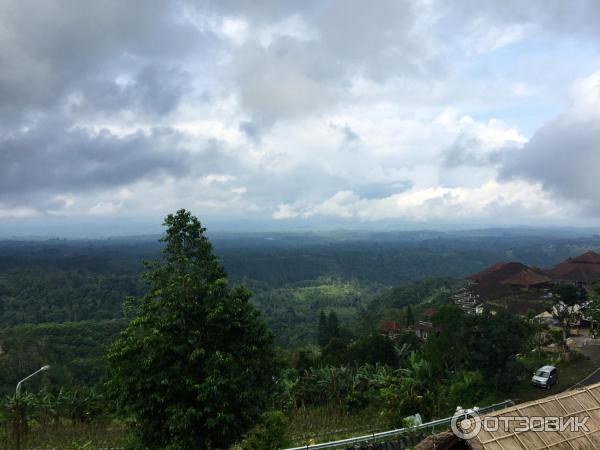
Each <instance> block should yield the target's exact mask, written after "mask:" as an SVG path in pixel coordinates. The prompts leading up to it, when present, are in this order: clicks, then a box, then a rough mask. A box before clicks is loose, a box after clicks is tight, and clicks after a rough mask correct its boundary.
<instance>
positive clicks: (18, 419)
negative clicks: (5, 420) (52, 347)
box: [15, 366, 50, 450]
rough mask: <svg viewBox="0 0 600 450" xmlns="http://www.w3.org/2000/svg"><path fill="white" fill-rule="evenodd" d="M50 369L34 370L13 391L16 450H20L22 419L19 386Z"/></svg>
mask: <svg viewBox="0 0 600 450" xmlns="http://www.w3.org/2000/svg"><path fill="white" fill-rule="evenodd" d="M48 369H50V366H44V367H41V368H39V369H38V370H36V371H35V372H33V373H32V374H31V375H27V376H26V377H25V378H23V379H22V380H21V381H19V382H18V383H17V388H16V389H15V419H16V430H15V432H16V441H17V442H16V448H17V450H21V431H22V430H21V425H22V421H23V418H22V416H21V404H20V402H19V398H20V396H21V385H22V384H23V382H24V381H27V380H29V379H30V378H31V377H33V376H34V375H37V374H38V373H40V372H44V371H46V370H48Z"/></svg>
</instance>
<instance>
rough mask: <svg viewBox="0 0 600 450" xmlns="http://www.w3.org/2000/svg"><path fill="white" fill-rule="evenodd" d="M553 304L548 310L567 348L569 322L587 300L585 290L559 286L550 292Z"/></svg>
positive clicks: (570, 285)
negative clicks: (559, 325)
mask: <svg viewBox="0 0 600 450" xmlns="http://www.w3.org/2000/svg"><path fill="white" fill-rule="evenodd" d="M552 294H553V299H554V304H553V306H552V308H551V310H550V312H551V313H552V315H553V316H554V318H555V319H557V320H558V321H559V322H560V324H561V328H562V337H563V345H564V347H565V349H566V348H567V338H568V337H569V335H570V334H571V322H573V321H574V320H575V319H576V318H577V315H578V314H579V312H578V307H579V306H580V305H581V304H582V303H584V302H585V301H586V299H587V294H586V292H585V289H583V288H581V287H577V286H573V285H572V284H559V285H557V286H555V287H554V289H553V290H552Z"/></svg>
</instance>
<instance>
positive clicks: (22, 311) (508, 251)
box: [0, 231, 600, 448]
mask: <svg viewBox="0 0 600 450" xmlns="http://www.w3.org/2000/svg"><path fill="white" fill-rule="evenodd" d="M212 241H213V243H214V250H215V254H216V257H217V258H218V260H219V261H220V263H222V264H223V266H224V269H225V273H226V274H227V276H228V278H229V280H230V284H231V285H232V286H235V285H237V284H240V283H242V284H243V285H245V286H246V287H247V288H249V289H250V291H251V295H250V303H251V304H252V305H253V306H254V307H256V308H257V309H258V311H260V313H261V320H264V322H265V323H266V324H267V326H268V328H269V329H270V331H271V332H272V333H273V338H274V343H275V345H276V349H277V360H278V366H279V368H280V369H281V371H280V372H279V374H278V377H279V381H278V383H277V389H276V392H275V393H274V394H273V395H274V396H273V397H272V398H273V400H272V404H273V405H274V406H275V409H274V410H273V411H271V412H270V413H268V414H267V415H266V416H265V417H264V420H265V424H263V425H261V426H264V427H267V428H269V427H275V428H278V427H279V428H281V427H288V431H289V430H291V429H293V428H294V425H293V424H290V423H289V420H290V417H292V418H293V417H295V415H297V414H300V417H301V418H300V419H298V418H296V419H294V420H295V422H293V423H298V422H302V420H308V419H306V414H308V415H309V416H310V414H313V413H314V414H317V415H318V414H321V412H319V411H323V409H325V410H330V409H331V408H333V410H335V411H337V412H336V413H335V414H333V416H332V417H336V414H338V413H339V412H340V411H343V414H344V415H350V416H354V415H357V414H358V415H360V414H362V413H363V412H364V413H366V411H371V412H370V413H369V414H370V417H377V420H376V422H377V423H379V425H380V426H398V425H401V423H402V421H401V419H402V417H404V416H407V415H410V414H414V413H416V412H420V413H422V414H424V415H425V416H426V417H429V418H431V417H437V416H440V415H444V414H447V413H448V412H451V410H452V405H453V404H454V403H455V402H457V401H459V399H461V398H462V399H466V400H463V401H467V402H468V401H473V402H474V401H476V400H481V399H484V398H485V399H487V401H493V400H497V399H500V398H502V396H503V395H504V393H506V392H508V391H509V390H510V386H509V384H510V383H508V385H507V382H506V380H509V381H511V380H512V381H514V380H518V379H522V377H523V376H524V374H526V373H527V372H528V371H529V370H530V368H529V367H528V366H527V364H525V362H523V361H517V360H516V359H515V358H514V355H515V354H517V353H518V352H521V351H525V350H527V349H528V348H530V346H531V336H532V334H531V333H532V330H531V329H530V328H529V327H528V326H527V325H526V324H524V323H522V322H520V321H519V320H517V319H515V318H513V317H509V316H504V315H499V316H497V317H495V318H494V319H491V318H490V317H486V318H485V319H481V318H480V319H477V320H479V321H477V320H476V321H475V322H473V320H475V319H471V318H469V317H464V316H462V315H461V314H460V312H458V311H454V310H452V309H448V310H446V309H444V308H447V306H446V305H447V304H448V300H449V298H450V296H451V295H452V293H453V292H454V291H455V290H456V289H457V288H459V287H460V286H462V284H463V281H462V278H463V277H464V276H465V275H467V274H469V273H472V272H476V271H479V270H481V269H482V268H484V267H486V266H487V265H489V264H492V263H495V262H497V261H506V260H519V261H523V262H525V263H528V264H533V265H537V266H543V267H549V266H551V265H553V264H555V263H557V262H559V261H561V260H563V259H565V258H566V257H569V256H572V255H576V254H579V253H581V251H582V250H583V249H590V248H599V247H600V238H598V237H595V236H592V237H587V238H585V237H583V238H572V237H570V238H565V237H556V236H551V235H531V234H530V233H519V232H517V231H513V232H506V231H502V232H496V231H489V232H488V233H480V234H465V233H455V234H444V233H429V232H424V233H369V234H364V233H363V234H361V233H340V234H330V233H322V234H317V233H307V234H300V233H295V234H294V233H288V234H285V233H271V234H266V233H255V234H250V233H249V234H232V235H216V236H215V237H214V238H213V239H212ZM162 249H163V244H162V243H159V242H157V240H156V239H154V238H136V239H133V238H132V239H107V240H80V241H76V240H74V241H69V240H37V241H2V242H0V345H1V347H2V356H0V380H1V381H0V393H2V394H3V395H9V394H10V393H11V392H12V391H13V390H14V385H15V383H16V381H18V380H19V379H20V378H22V377H23V376H26V375H27V374H29V373H31V372H32V371H34V370H36V368H38V367H40V366H41V365H44V364H50V365H51V366H52V370H51V371H49V372H48V373H47V374H46V375H44V376H43V377H39V378H37V379H34V380H32V381H31V382H30V383H29V384H28V390H29V392H30V394H28V395H31V396H32V397H31V398H30V402H31V414H33V415H34V416H35V414H38V416H39V417H46V416H47V414H50V413H48V411H50V410H52V411H53V410H54V409H52V408H51V409H50V410H47V409H44V408H50V406H47V405H48V401H49V400H48V399H55V400H56V401H59V400H58V399H59V398H62V399H63V400H64V399H68V398H71V399H72V401H73V402H76V403H77V402H78V403H77V405H78V406H77V408H79V409H77V411H78V412H77V413H74V412H71V413H68V414H70V415H71V416H73V414H76V415H77V417H79V419H77V420H80V421H84V419H85V417H91V416H94V417H96V416H98V415H99V414H100V415H102V414H109V412H108V410H109V409H110V408H108V409H107V407H102V406H98V405H99V404H103V402H104V400H103V398H104V397H103V394H102V390H103V389H104V378H105V374H106V369H107V362H106V359H105V355H106V349H107V347H108V346H109V344H110V343H111V342H113V341H114V340H115V338H116V337H117V336H119V334H120V333H121V332H122V331H123V330H124V329H125V328H126V326H127V323H128V322H129V320H130V319H131V317H132V311H134V310H135V308H136V302H137V300H136V299H140V298H142V296H143V295H144V294H145V293H146V292H147V291H148V289H149V281H148V279H142V278H140V273H141V272H142V270H143V269H144V266H143V261H144V260H153V259H156V258H157V257H158V255H160V253H161V250H162ZM127 298H128V299H130V300H128V301H125V302H124V300H125V299H127ZM432 308H433V310H440V309H441V310H442V311H444V312H443V314H438V315H437V316H434V317H433V320H434V322H435V323H436V324H437V325H436V326H437V327H438V329H439V330H442V333H441V334H440V335H439V337H438V338H436V339H431V340H430V341H428V343H427V345H426V346H423V344H422V342H419V341H418V340H417V339H416V338H415V336H414V333H412V332H401V333H400V334H398V335H396V336H395V337H394V339H391V338H390V337H387V336H385V335H383V334H381V332H380V331H381V328H380V327H381V324H382V323H383V322H385V321H392V322H394V323H398V324H400V325H401V328H402V329H405V328H406V327H407V326H410V325H411V324H413V323H414V321H415V318H418V317H420V316H421V315H422V314H423V313H424V311H426V310H431V309H432ZM457 324H458V325H460V327H459V328H461V329H462V330H463V331H464V330H471V329H480V333H483V334H485V335H486V336H490V335H493V336H496V338H497V340H498V342H497V343H496V344H494V346H495V349H496V350H495V351H496V353H493V352H492V353H490V352H489V351H486V352H481V351H479V349H478V347H477V344H476V340H475V339H476V338H474V337H473V335H472V334H468V335H457V334H456V333H455V332H454V331H452V330H456V327H457ZM486 327H487V328H486ZM506 330H511V333H508V334H507V333H505V331H506ZM445 332H447V333H449V334H444V333H445ZM452 333H454V334H452ZM455 342H466V343H467V344H468V345H470V346H471V347H470V350H469V351H468V355H467V354H466V353H465V352H464V348H458V347H457V348H456V349H453V350H451V351H449V348H451V345H452V343H455ZM488 347H489V346H488ZM536 363H537V362H536ZM498 371H501V372H503V373H507V374H508V375H507V377H505V378H504V379H502V378H498V379H495V378H494V374H495V373H497V372H498ZM449 373H451V374H453V375H452V376H451V377H450V378H448V377H447V376H446V375H445V374H449ZM435 377H438V378H439V381H440V383H438V386H437V387H436V388H435V389H430V388H429V387H428V383H430V382H431V381H432V380H433V379H435ZM410 380H412V381H410ZM484 380H488V381H489V382H484ZM490 380H491V381H490ZM331 383H333V384H332V385H331V386H330V384H331ZM36 392H37V393H38V394H35V393H36ZM82 392H83V393H85V395H84V394H82ZM36 395H38V397H36ZM44 396H46V397H44ZM69 396H70V397H69ZM82 396H84V397H85V398H88V403H85V402H83V400H81V398H83V397H82ZM44 398H45V399H46V400H45V401H46V403H44V401H42V400H43V399H44ZM77 399H79V400H77ZM64 401H65V402H66V401H67V400H64ZM391 403H393V404H396V405H400V407H399V408H397V407H396V408H394V411H395V413H394V414H392V415H390V414H388V413H385V414H383V412H382V411H381V410H379V409H378V408H381V407H382V405H383V407H384V409H385V405H386V404H391ZM44 404H46V406H44ZM3 408H4V410H3V409H2V407H0V422H1V421H2V417H3V416H4V417H10V404H9V403H7V404H5V406H4V407H3ZM6 408H8V409H6ZM36 408H37V409H36ZM307 408H308V409H307ZM373 408H375V409H373ZM55 409H56V408H55ZM3 411H4V412H3ZM36 411H37V412H36ZM102 411H103V412H102ZM65 414H67V413H65ZM269 414H270V415H269ZM281 414H283V415H281ZM325 414H326V415H328V416H331V413H325ZM32 417H33V416H32ZM357 417H358V416H357ZM7 420H8V419H7ZM36 420H37V419H36ZM40 420H41V419H40ZM73 420H75V419H73ZM85 420H87V419H85ZM269 424H270V425H269ZM330 426H332V427H333V426H336V425H330ZM263 431H264V432H266V431H265V430H263ZM272 432H273V430H270V431H269V432H268V433H267V434H269V435H271V434H272ZM257 433H258V435H260V427H259V431H258V432H257ZM290 433H291V431H290V432H288V434H287V436H288V438H289V436H290ZM248 439H249V440H248V442H251V441H252V439H254V438H252V437H248ZM256 439H258V441H257V442H261V441H260V439H259V438H257V437H256ZM247 445H248V448H253V447H252V446H251V445H254V444H247ZM256 445H258V447H256V448H260V446H261V445H263V444H260V443H259V444H256Z"/></svg>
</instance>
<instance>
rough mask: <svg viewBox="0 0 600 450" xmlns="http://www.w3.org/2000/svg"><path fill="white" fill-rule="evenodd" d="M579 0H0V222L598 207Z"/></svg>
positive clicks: (589, 68) (588, 19)
mask: <svg viewBox="0 0 600 450" xmlns="http://www.w3.org/2000/svg"><path fill="white" fill-rule="evenodd" d="M598 23H600V2H598V1H595V0H589V1H585V0H573V1H554V0H539V1H535V0H532V1H526V2H525V1H521V0H515V1H506V0H503V1H499V0H498V1H486V0H477V1H476V0H471V1H468V0H453V1H451V2H450V1H437V0H423V1H398V0H390V1H384V0H378V1H375V2H365V1H327V0H317V1H294V2H287V1H275V0H272V1H270V0H265V1H252V2H247V1H228V0H219V1H214V2H211V1H189V2H186V1H154V0H139V1H134V0H131V1H110V0H103V1H91V0H90V1H87V0H62V1H60V0H57V1H51V0H36V1H33V0H32V1H24V0H0V222H2V221H4V222H5V223H8V222H10V223H11V224H14V226H16V227H18V224H19V223H20V221H44V220H50V219H53V220H65V221H68V220H72V219H73V218H87V220H106V219H112V220H131V219H144V220H159V218H160V217H161V216H163V215H164V214H165V213H167V212H171V211H174V210H176V209H178V208H181V207H185V208H188V209H190V210H192V211H193V212H194V213H196V214H197V215H199V216H200V217H201V218H204V219H208V220H217V219H218V220H222V221H227V220H231V221H240V220H262V221H263V222H269V223H279V224H282V225H285V224H298V223H305V224H307V225H310V224H317V223H319V221H334V222H335V221H339V223H342V224H348V223H362V224H373V225H374V226H376V225H377V224H378V223H379V224H381V223H397V224H405V225H406V224H409V225H410V226H435V225H436V224H473V225H511V224H529V225H569V224H570V225H596V224H598V223H600V220H599V219H600V183H599V180H600V27H599V26H598Z"/></svg>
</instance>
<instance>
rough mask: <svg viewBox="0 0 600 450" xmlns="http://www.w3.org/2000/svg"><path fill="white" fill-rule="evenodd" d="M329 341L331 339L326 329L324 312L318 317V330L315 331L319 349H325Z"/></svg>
mask: <svg viewBox="0 0 600 450" xmlns="http://www.w3.org/2000/svg"><path fill="white" fill-rule="evenodd" d="M329 339H331V336H330V334H329V329H328V327H327V315H326V314H325V311H321V315H320V316H319V328H318V331H317V341H318V344H319V346H320V347H321V348H323V347H325V346H326V345H327V344H328V343H329Z"/></svg>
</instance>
